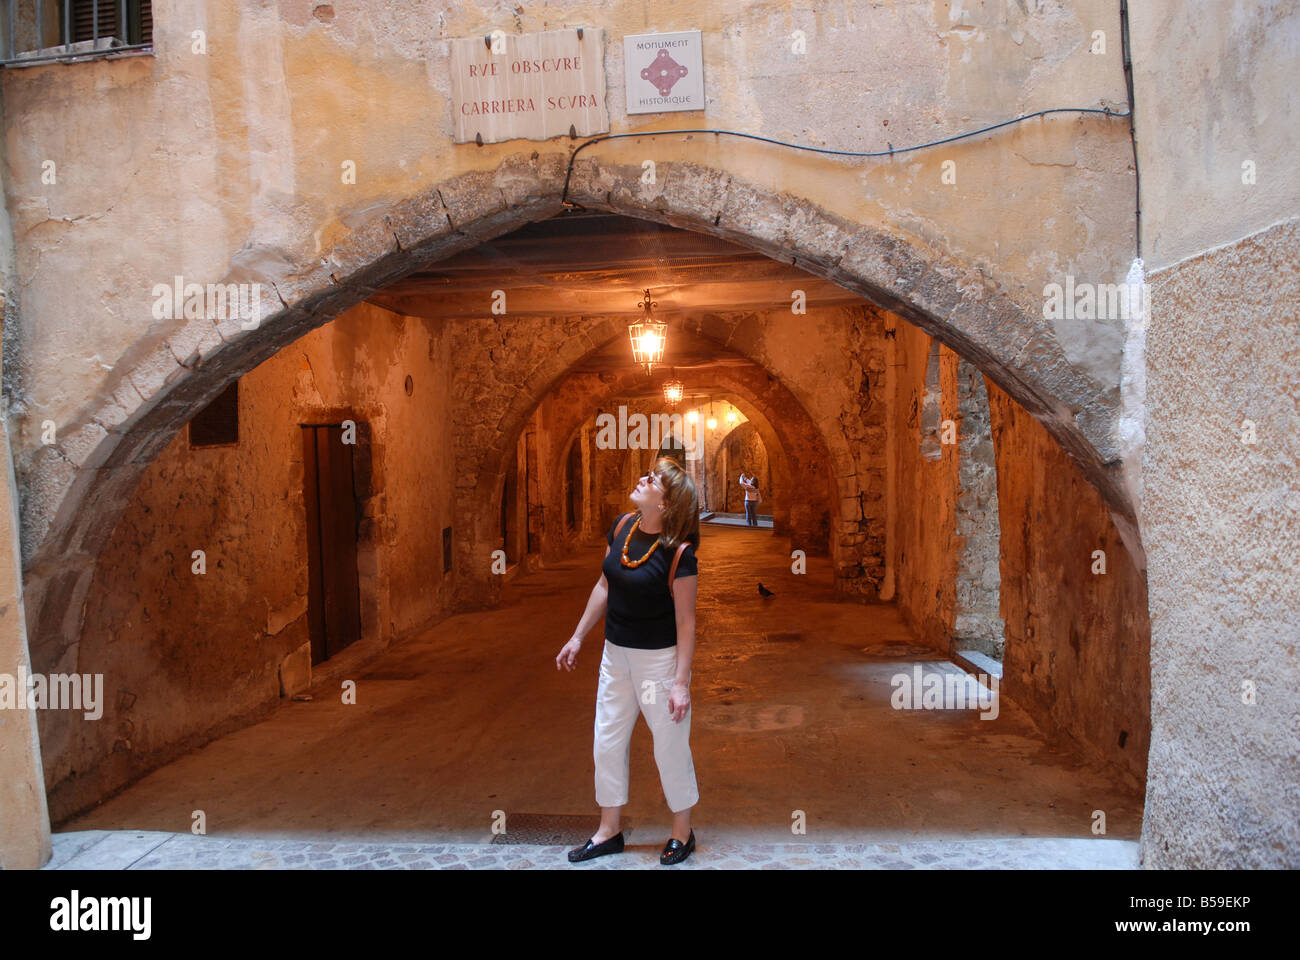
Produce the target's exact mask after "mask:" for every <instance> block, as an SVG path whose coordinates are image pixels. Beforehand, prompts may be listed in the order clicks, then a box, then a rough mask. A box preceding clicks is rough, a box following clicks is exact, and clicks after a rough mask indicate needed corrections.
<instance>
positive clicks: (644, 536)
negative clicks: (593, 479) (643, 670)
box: [601, 514, 699, 650]
mask: <svg viewBox="0 0 1300 960" xmlns="http://www.w3.org/2000/svg"><path fill="white" fill-rule="evenodd" d="M625 516H626V517H628V519H627V522H626V523H624V524H623V529H622V530H620V531H619V534H618V542H617V543H615V542H614V530H615V529H617V527H618V525H619V522H620V521H622V520H623V517H625ZM634 521H635V515H632V516H629V515H628V514H623V515H622V516H620V517H619V518H618V519H617V520H615V521H614V523H613V524H612V525H611V526H610V528H609V531H608V532H607V533H606V534H605V539H606V541H608V543H609V556H607V557H606V558H605V562H604V565H603V566H602V568H601V569H602V570H603V572H604V574H605V582H606V583H608V584H609V598H608V604H607V606H606V609H605V639H606V640H608V641H609V642H610V643H612V644H614V645H615V646H618V647H634V648H636V649H638V650H662V649H664V648H665V647H673V646H676V645H677V609H676V607H674V606H673V596H672V594H671V593H670V592H669V590H668V569H669V568H670V567H671V566H672V564H673V555H674V554H675V553H676V552H677V548H676V547H672V548H671V549H670V548H668V547H665V546H664V545H663V544H662V543H661V544H659V547H658V548H657V549H656V550H655V552H654V554H653V555H652V556H651V557H650V559H649V560H647V561H646V562H645V563H643V564H641V566H639V567H634V568H629V567H625V566H623V562H622V556H623V542H624V541H625V540H627V536H628V532H629V531H630V530H631V529H632V524H633V522H634ZM657 537H658V535H657V534H654V535H652V534H648V533H644V532H642V531H641V530H638V531H637V532H636V533H635V534H633V535H632V542H631V543H630V544H628V548H627V556H628V559H629V560H634V561H635V560H640V559H641V558H642V557H643V556H645V552H646V551H647V550H649V549H650V545H651V544H652V543H654V542H655V540H656V539H657ZM698 573H699V564H698V562H697V561H696V559H695V547H694V545H692V544H687V546H686V549H685V550H683V551H682V558H681V560H679V561H678V563H677V573H676V575H675V577H674V582H676V581H677V580H681V579H682V578H683V577H694V576H696V575H698Z"/></svg>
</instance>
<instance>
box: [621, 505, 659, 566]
mask: <svg viewBox="0 0 1300 960" xmlns="http://www.w3.org/2000/svg"><path fill="white" fill-rule="evenodd" d="M640 526H641V517H640V515H638V516H637V518H636V521H635V522H634V523H633V524H632V529H631V530H629V531H628V532H627V539H626V540H624V541H623V556H622V561H623V566H625V567H627V568H629V569H635V568H637V567H639V566H641V564H643V563H645V562H646V561H647V560H649V559H650V555H651V554H652V553H654V552H655V551H656V550H658V549H659V540H660V538H659V537H655V542H654V543H652V544H650V549H649V550H647V551H646V554H645V556H644V557H642V558H641V559H640V560H629V559H628V558H627V548H628V544H630V543H631V542H632V534H634V533H636V532H637V530H638V529H639V528H640Z"/></svg>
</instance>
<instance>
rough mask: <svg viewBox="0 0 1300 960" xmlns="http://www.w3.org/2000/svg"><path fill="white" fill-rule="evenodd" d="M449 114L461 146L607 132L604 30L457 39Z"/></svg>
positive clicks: (553, 31) (454, 48)
mask: <svg viewBox="0 0 1300 960" xmlns="http://www.w3.org/2000/svg"><path fill="white" fill-rule="evenodd" d="M451 111H452V127H453V129H454V131H455V140H456V142H457V143H474V142H476V141H477V139H478V138H479V137H482V140H483V142H484V143H499V142H500V141H502V140H546V139H549V138H551V137H561V136H567V135H568V134H569V128H570V127H572V128H573V130H574V132H576V133H577V135H578V136H581V137H585V136H589V135H591V134H595V133H608V132H609V111H608V109H607V107H606V105H605V48H604V31H603V30H599V29H594V30H593V29H584V30H583V31H582V35H581V36H579V31H577V30H551V31H548V32H546V33H526V34H523V35H517V34H507V33H504V32H501V31H496V32H495V33H493V34H491V35H490V44H489V43H485V42H484V38H483V37H461V38H457V39H454V40H452V41H451Z"/></svg>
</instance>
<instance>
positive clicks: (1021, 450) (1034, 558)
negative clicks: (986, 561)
mask: <svg viewBox="0 0 1300 960" xmlns="http://www.w3.org/2000/svg"><path fill="white" fill-rule="evenodd" d="M988 394H989V408H990V413H991V414H992V424H993V443H994V447H995V449H996V451H997V485H998V514H999V518H1000V528H1001V532H1000V539H1001V548H1002V569H1001V586H1000V593H1001V597H1000V599H1001V615H1002V618H1003V619H1004V620H1005V621H1006V648H1005V652H1004V656H1003V663H1002V670H1003V672H1002V692H1003V693H1005V694H1006V695H1007V696H1009V697H1010V698H1011V699H1012V700H1014V701H1015V702H1016V703H1017V704H1018V705H1020V706H1021V707H1023V708H1024V709H1025V710H1026V711H1027V712H1028V713H1029V715H1030V716H1031V717H1032V718H1033V719H1034V721H1035V723H1037V724H1038V726H1039V727H1040V729H1042V730H1043V731H1044V733H1046V734H1047V735H1048V736H1049V737H1053V738H1060V737H1064V738H1065V740H1066V741H1067V742H1068V743H1069V745H1070V746H1071V747H1074V748H1078V749H1081V750H1082V752H1084V753H1085V754H1088V755H1090V756H1092V757H1094V758H1096V759H1099V760H1101V761H1102V762H1104V763H1106V764H1107V765H1109V766H1110V767H1111V768H1112V769H1113V770H1115V771H1116V772H1118V773H1119V774H1121V775H1122V776H1123V777H1124V778H1125V779H1126V780H1127V781H1128V783H1129V784H1130V785H1131V786H1134V787H1140V786H1141V785H1142V784H1143V782H1144V778H1145V773H1146V763H1147V748H1148V745H1149V738H1150V702H1151V692H1150V677H1149V674H1148V672H1147V664H1148V662H1149V656H1150V625H1149V622H1148V619H1147V593H1146V578H1145V576H1144V574H1143V571H1141V570H1140V569H1138V568H1137V566H1136V564H1135V563H1134V560H1133V557H1132V556H1131V555H1130V554H1129V552H1128V550H1127V549H1126V548H1125V546H1124V542H1123V540H1122V539H1121V538H1120V534H1119V531H1118V530H1117V529H1116V528H1115V524H1114V523H1113V521H1112V520H1111V517H1110V513H1109V511H1108V510H1107V509H1106V506H1105V504H1104V503H1103V502H1102V500H1101V498H1100V497H1099V496H1098V495H1097V491H1096V490H1094V489H1093V488H1092V487H1091V486H1089V484H1088V482H1087V481H1086V480H1084V478H1083V476H1082V475H1081V474H1080V473H1079V470H1078V467H1076V466H1075V465H1074V463H1073V462H1072V461H1071V460H1070V458H1069V457H1067V456H1066V455H1065V453H1064V452H1063V451H1062V450H1061V448H1060V447H1059V446H1058V445H1057V444H1056V442H1055V441H1054V440H1053V439H1052V438H1051V437H1050V436H1048V434H1047V431H1046V430H1044V429H1043V427H1042V425H1041V424H1039V423H1038V422H1037V421H1035V420H1034V418H1033V417H1031V416H1029V415H1028V414H1027V413H1026V412H1025V411H1024V409H1023V408H1021V407H1020V406H1019V405H1017V404H1016V403H1015V402H1014V401H1012V400H1011V399H1010V398H1009V397H1007V395H1006V394H1005V393H1003V392H1002V391H1001V390H999V389H998V388H997V387H996V386H993V385H992V384H989V385H988ZM1097 551H1101V553H1103V554H1104V567H1103V566H1102V563H1103V558H1102V557H1099V556H1097V554H1096V552H1097ZM1102 569H1104V571H1105V572H1104V573H1102V572H1100V571H1101V570H1102Z"/></svg>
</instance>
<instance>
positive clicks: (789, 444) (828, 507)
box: [487, 332, 851, 554]
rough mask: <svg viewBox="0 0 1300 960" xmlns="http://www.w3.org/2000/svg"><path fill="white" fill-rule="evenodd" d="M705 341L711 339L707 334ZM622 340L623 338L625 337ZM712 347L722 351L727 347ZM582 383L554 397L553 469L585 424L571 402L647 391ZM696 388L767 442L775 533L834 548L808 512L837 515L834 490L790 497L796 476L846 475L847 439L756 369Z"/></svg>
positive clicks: (615, 383)
mask: <svg viewBox="0 0 1300 960" xmlns="http://www.w3.org/2000/svg"><path fill="white" fill-rule="evenodd" d="M705 335H706V336H708V334H707V333H706V334H705ZM618 336H619V337H620V338H621V337H622V336H623V334H622V332H620V333H619V334H618ZM711 339H712V338H711ZM714 342H716V343H718V344H719V346H721V345H722V342H723V341H721V340H715V341H714ZM593 352H594V351H593ZM579 379H580V378H579V377H577V376H574V375H566V376H565V377H564V378H563V379H562V380H561V381H560V382H559V383H557V384H556V385H555V387H554V388H553V395H554V396H555V397H556V398H557V400H560V401H562V402H561V403H560V404H559V405H558V406H559V409H560V411H561V412H560V417H561V418H562V419H561V420H560V421H559V422H558V423H557V424H556V431H555V437H556V441H555V443H554V444H553V445H552V447H551V451H550V454H549V458H550V461H551V464H552V466H553V467H557V466H558V465H559V464H560V462H561V458H562V457H563V456H564V455H565V452H566V451H567V450H568V448H569V445H570V444H571V443H572V442H573V439H574V438H575V437H576V436H577V434H578V431H579V430H580V429H581V426H582V423H583V422H584V421H585V417H586V409H585V408H584V407H582V406H581V404H574V403H572V401H574V400H581V402H582V403H585V404H587V405H590V404H592V403H594V404H596V405H601V404H604V403H608V402H609V401H611V400H612V399H613V398H615V397H618V396H620V395H624V394H629V393H632V392H634V391H635V389H637V388H638V387H642V388H643V387H644V382H643V380H642V378H641V376H640V374H638V373H634V372H632V373H624V374H622V375H619V376H616V377H613V378H611V379H608V380H602V381H601V386H600V389H599V390H582V387H581V384H580V383H578V381H579ZM697 385H698V386H699V387H700V388H702V389H714V390H717V391H720V392H723V393H727V394H728V395H730V396H731V398H732V400H733V402H734V403H735V404H736V406H737V407H738V408H739V409H740V410H741V412H742V413H744V415H745V416H746V417H747V418H748V420H749V422H750V423H752V424H754V428H755V429H756V430H757V431H758V432H759V434H760V435H761V436H762V437H763V442H764V444H765V445H766V446H767V448H768V450H769V451H770V453H771V456H772V470H773V477H774V484H775V486H774V488H773V491H769V498H770V499H773V500H774V501H776V503H775V509H776V510H777V514H776V526H775V532H777V533H780V534H787V533H788V534H790V535H791V536H793V537H795V539H796V540H798V541H800V543H801V545H803V546H804V548H805V549H808V546H809V545H813V544H815V546H814V547H813V552H814V553H816V554H820V553H821V552H823V549H825V548H826V547H827V546H833V544H832V543H831V542H830V540H829V531H828V530H827V529H826V527H825V524H818V523H815V522H813V521H814V518H813V516H812V514H813V513H815V512H816V511H814V510H812V509H810V507H811V502H812V500H814V499H815V500H817V501H818V502H819V503H820V504H821V508H822V510H823V511H833V510H834V509H835V499H836V491H835V489H833V488H828V489H827V490H826V491H824V494H825V495H824V496H817V495H816V494H815V493H814V495H813V496H811V497H800V498H795V497H793V496H792V495H791V494H790V491H792V489H793V487H792V482H793V481H792V477H793V476H794V475H802V476H822V475H826V474H827V473H828V472H829V470H830V466H831V464H832V463H833V464H834V465H835V467H836V470H837V471H840V472H842V471H843V469H844V468H845V464H846V463H848V462H849V461H850V458H851V453H850V451H849V450H848V449H847V446H846V444H845V442H844V439H843V437H842V436H840V435H839V434H837V433H835V432H834V431H828V430H827V429H826V425H825V424H820V425H819V424H818V423H816V422H815V421H814V420H813V418H812V417H811V416H810V415H809V413H808V412H807V408H806V407H805V406H804V405H803V404H802V403H801V402H800V401H799V399H798V397H797V396H796V395H795V393H794V392H793V391H792V389H791V388H790V387H789V386H787V385H786V384H785V383H783V382H782V381H781V379H780V378H779V377H775V376H774V375H773V374H772V373H771V372H770V371H765V370H763V369H762V368H761V367H759V366H758V365H757V364H755V365H753V366H752V367H750V368H744V369H735V368H725V369H719V370H714V371H711V372H710V374H709V375H708V376H707V377H706V378H705V379H703V380H702V381H699V383H698V384H697ZM575 411H582V412H581V413H576V412H575ZM520 429H522V426H521V427H520ZM507 446H508V443H507ZM792 463H793V464H794V466H793V467H792ZM850 469H851V468H850ZM556 475H558V473H557V474H556ZM777 491H781V492H783V493H784V494H785V496H784V497H783V498H781V499H780V500H778V499H777V498H776V497H775V493H776V492H777ZM557 495H558V494H557ZM487 496H488V497H489V498H490V497H491V493H490V492H489V493H488V494H487ZM796 499H798V501H799V504H800V508H799V509H796V511H795V512H796V515H797V522H795V523H792V522H791V502H793V501H794V500H796ZM819 548H820V549H819Z"/></svg>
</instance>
